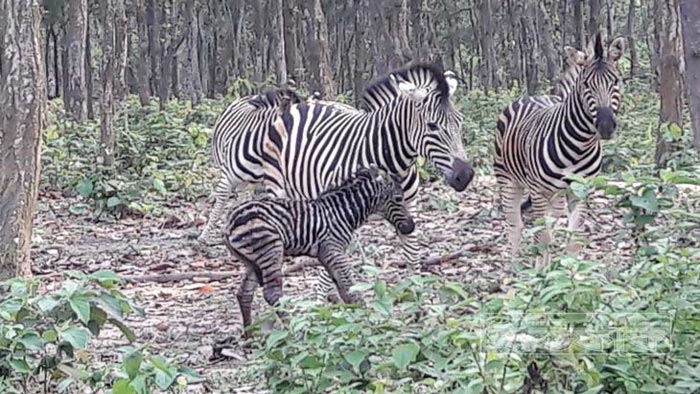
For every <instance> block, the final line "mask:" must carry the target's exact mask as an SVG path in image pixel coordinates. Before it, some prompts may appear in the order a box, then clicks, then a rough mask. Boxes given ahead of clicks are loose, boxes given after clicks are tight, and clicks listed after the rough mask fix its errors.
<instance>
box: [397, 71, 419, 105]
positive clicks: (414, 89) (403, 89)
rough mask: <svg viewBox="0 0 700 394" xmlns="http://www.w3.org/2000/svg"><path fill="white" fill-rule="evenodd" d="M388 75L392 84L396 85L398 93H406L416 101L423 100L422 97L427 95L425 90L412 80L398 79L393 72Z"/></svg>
mask: <svg viewBox="0 0 700 394" xmlns="http://www.w3.org/2000/svg"><path fill="white" fill-rule="evenodd" d="M389 77H390V78H391V80H392V81H393V82H394V85H395V86H396V89H398V91H399V93H401V94H403V95H406V96H408V97H410V98H412V99H413V100H415V101H417V102H421V101H423V99H424V98H425V97H426V96H427V95H428V91H427V90H425V89H423V88H419V87H418V86H416V84H414V83H413V82H409V81H406V80H403V79H401V80H399V79H397V78H396V76H395V75H393V74H392V75H390V76H389Z"/></svg>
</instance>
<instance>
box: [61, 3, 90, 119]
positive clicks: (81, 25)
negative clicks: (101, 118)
mask: <svg viewBox="0 0 700 394" xmlns="http://www.w3.org/2000/svg"><path fill="white" fill-rule="evenodd" d="M65 4H66V10H65V15H66V34H65V36H64V43H63V48H64V50H65V51H66V65H65V66H66V68H65V70H66V79H67V80H66V91H65V92H64V96H65V106H66V111H67V112H68V113H69V114H71V115H72V116H73V118H74V119H75V120H78V121H80V122H84V121H85V120H87V86H86V78H85V44H86V42H87V41H86V40H87V25H88V21H87V0H66V3H65Z"/></svg>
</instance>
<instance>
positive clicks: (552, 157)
mask: <svg viewBox="0 0 700 394" xmlns="http://www.w3.org/2000/svg"><path fill="white" fill-rule="evenodd" d="M597 39H598V41H597V43H596V47H595V53H591V54H590V55H589V56H588V59H587V61H586V63H585V65H584V66H582V67H581V68H580V69H577V70H576V71H578V76H577V78H576V82H575V83H574V85H573V86H574V89H573V91H571V92H570V93H568V94H566V95H564V96H563V97H559V96H534V97H524V98H521V99H520V100H517V101H516V102H514V103H513V104H511V105H510V106H508V107H507V108H506V109H505V110H504V111H503V112H502V113H501V115H500V116H499V118H498V123H497V131H496V134H495V150H494V170H495V174H496V179H497V182H498V185H499V189H500V192H501V200H502V209H503V210H504V213H505V214H506V220H507V222H508V225H509V227H510V234H509V238H510V249H511V253H512V254H515V253H516V252H517V248H518V245H519V243H520V237H521V232H522V228H523V224H522V217H521V206H520V204H521V202H522V199H523V197H524V196H525V195H528V196H529V197H530V198H531V199H532V204H533V210H534V216H535V217H538V216H539V217H542V216H544V215H546V214H550V215H551V216H554V217H558V216H560V215H561V214H562V213H563V211H564V210H565V208H566V196H565V194H564V191H565V190H566V189H567V188H568V186H569V183H570V180H569V179H568V177H570V176H572V175H576V176H581V177H590V176H594V175H596V174H598V172H599V171H600V167H601V159H602V146H601V139H609V138H612V136H613V134H614V132H615V129H616V120H615V114H616V113H617V110H618V108H619V104H620V98H621V95H620V91H619V81H620V78H619V75H618V72H617V66H616V62H617V60H618V59H619V57H620V56H621V54H622V51H623V49H624V44H623V42H621V41H620V39H617V40H615V41H613V43H612V44H611V47H610V49H609V50H608V52H609V55H608V59H604V58H603V49H602V43H601V42H600V37H599V36H598V37H597ZM591 52H592V51H591ZM572 205H573V206H574V209H573V210H572V211H571V212H569V229H570V230H571V231H576V230H577V229H578V228H579V227H580V224H581V223H580V221H581V215H582V211H581V205H582V204H577V203H576V202H574V204H572ZM536 240H537V241H538V242H539V243H542V244H544V245H548V244H549V243H550V242H551V235H550V232H549V229H547V228H545V229H544V230H542V231H540V232H538V234H537V235H536ZM546 260H547V258H545V259H544V260H543V261H545V262H546Z"/></svg>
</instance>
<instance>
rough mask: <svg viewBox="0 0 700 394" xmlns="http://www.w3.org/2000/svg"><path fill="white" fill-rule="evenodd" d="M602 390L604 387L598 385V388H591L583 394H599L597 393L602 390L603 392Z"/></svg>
mask: <svg viewBox="0 0 700 394" xmlns="http://www.w3.org/2000/svg"><path fill="white" fill-rule="evenodd" d="M602 389H603V385H602V384H600V385H598V386H595V387H591V388H590V389H588V390H586V391H584V392H583V393H582V394H597V393H599V392H600V390H602Z"/></svg>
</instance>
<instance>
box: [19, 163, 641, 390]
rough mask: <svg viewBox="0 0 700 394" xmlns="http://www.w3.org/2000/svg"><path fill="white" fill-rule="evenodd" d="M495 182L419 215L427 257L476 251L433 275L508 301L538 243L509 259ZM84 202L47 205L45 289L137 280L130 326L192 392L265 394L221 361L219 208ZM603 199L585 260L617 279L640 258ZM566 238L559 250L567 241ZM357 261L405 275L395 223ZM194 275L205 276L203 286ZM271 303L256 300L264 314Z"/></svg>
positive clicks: (241, 353)
mask: <svg viewBox="0 0 700 394" xmlns="http://www.w3.org/2000/svg"><path fill="white" fill-rule="evenodd" d="M494 189H495V184H494V180H493V178H491V177H488V176H481V177H479V178H477V179H476V180H475V182H474V184H472V185H471V186H470V187H469V189H468V190H467V191H465V192H463V193H459V194H457V193H455V192H453V191H452V190H449V189H448V188H447V187H446V186H445V185H444V184H443V183H442V182H435V183H431V184H426V185H425V186H423V190H421V193H420V194H419V195H420V199H419V200H418V201H417V202H416V203H415V204H416V206H415V207H414V209H413V212H414V213H415V215H416V216H415V218H416V222H417V234H418V237H419V239H420V240H421V241H422V242H424V243H425V244H427V245H430V250H429V252H428V253H427V255H429V256H439V255H446V254H449V253H451V252H454V251H457V250H460V249H468V250H469V251H468V252H467V253H465V254H464V255H462V256H461V257H458V258H455V259H447V260H446V261H442V262H441V263H440V264H438V265H434V266H432V267H431V271H432V272H433V273H434V274H436V275H439V276H441V277H443V278H444V279H445V280H446V281H457V282H461V283H465V284H468V286H467V287H466V288H468V289H470V290H472V291H473V292H474V294H479V293H482V294H483V293H484V292H497V291H508V290H509V287H510V286H509V285H510V283H511V280H510V279H511V276H512V273H513V272H514V271H513V270H516V269H521V268H522V267H523V266H529V265H530V264H531V260H532V259H528V258H527V256H528V252H527V250H528V245H530V244H531V243H532V237H531V234H530V233H527V230H526V233H525V242H524V245H522V246H521V256H524V257H522V258H520V259H517V260H516V261H511V259H507V258H504V257H503V255H502V252H503V251H504V250H505V232H504V227H503V226H504V221H503V220H502V219H501V218H500V215H498V214H497V213H496V212H497V210H495V209H493V202H494V201H495V200H494V197H493V190H494ZM75 201H76V199H74V198H65V197H62V196H60V195H59V194H52V193H49V194H44V195H42V196H40V199H39V210H38V214H37V218H36V223H35V227H34V229H35V230H34V242H33V251H32V252H33V258H34V269H35V273H36V274H37V275H42V274H45V275H46V277H45V278H44V283H45V285H46V287H47V288H48V289H50V288H55V287H56V286H59V285H60V280H61V279H62V278H61V276H60V274H59V275H56V274H55V273H61V272H64V271H67V270H81V271H86V272H92V271H97V270H103V269H104V270H112V271H114V272H117V273H118V274H120V275H122V276H124V277H129V278H132V279H135V280H139V278H141V279H144V276H149V278H146V279H149V280H147V281H128V282H126V283H124V285H123V290H124V292H125V293H126V294H127V295H130V296H132V297H134V298H135V300H136V302H137V303H138V304H139V305H140V306H142V307H143V308H144V309H145V312H146V313H145V316H144V317H141V316H131V317H130V318H129V320H128V324H129V325H130V326H131V327H132V328H134V330H135V331H136V334H137V337H138V338H139V340H140V341H142V342H147V343H149V344H150V345H151V346H152V348H153V349H154V351H157V352H159V353H160V354H163V355H165V356H167V357H169V358H172V359H173V360H174V361H176V362H179V363H181V364H184V365H188V366H191V367H193V368H195V369H197V370H198V371H200V372H202V373H203V374H204V375H206V376H207V378H208V382H207V383H205V384H200V385H199V386H197V387H195V388H193V389H192V390H194V391H191V392H216V393H219V392H239V393H243V392H250V393H253V392H262V391H260V388H259V387H255V383H254V382H245V377H244V376H241V375H243V374H240V373H238V372H239V371H240V369H241V368H242V367H244V366H245V365H246V364H247V363H248V362H250V357H251V355H250V353H249V352H247V351H245V350H242V349H241V348H240V347H238V346H236V344H235V343H234V344H232V345H230V346H229V348H227V349H226V350H225V351H224V353H225V355H226V356H227V357H224V358H221V357H219V358H217V357H214V348H215V347H217V346H216V343H217V341H220V340H222V339H225V338H228V337H231V336H233V337H234V338H238V337H239V336H240V335H241V322H240V313H239V311H238V306H237V305H236V301H235V297H234V293H235V289H236V287H237V285H238V283H239V280H240V277H239V274H240V273H241V272H242V269H241V266H240V265H239V264H238V263H237V262H236V261H234V260H232V259H231V258H230V257H229V256H228V252H227V251H226V250H225V247H224V246H223V245H219V246H213V247H203V246H199V245H198V244H197V242H196V240H195V237H196V235H197V234H198V233H199V232H200V231H201V229H202V227H201V226H202V225H203V223H204V222H205V220H206V219H205V218H206V215H207V214H208V212H209V210H210V208H211V202H209V201H206V200H205V199H200V200H199V201H197V202H196V203H191V202H186V201H184V200H180V199H178V198H173V199H172V200H170V201H167V202H166V208H165V214H164V215H162V216H161V217H158V218H152V219H149V218H134V217H127V218H122V219H120V220H114V219H110V218H107V217H103V218H101V219H99V220H95V219H94V218H93V217H90V216H76V215H74V214H72V213H70V212H69V210H68V207H69V206H70V204H72V203H74V202H75ZM612 204H613V202H612V201H611V200H606V199H605V198H604V197H598V196H596V197H595V198H592V199H591V200H590V201H589V206H590V208H591V212H594V213H595V214H594V215H589V216H588V220H587V224H586V227H585V232H586V234H585V235H586V238H587V239H588V240H590V243H589V244H588V245H587V246H585V247H584V248H583V250H582V256H583V257H585V258H587V259H595V260H597V261H600V262H605V263H606V266H607V267H610V269H611V270H617V269H620V267H621V266H622V265H623V264H622V263H624V261H626V260H628V259H629V257H630V255H631V254H632V251H633V242H632V240H631V239H630V238H629V231H627V230H626V229H625V226H626V225H625V224H624V220H623V218H622V216H621V214H620V211H619V210H616V209H614V207H612ZM558 239H560V240H561V239H562V237H561V235H560V236H559V237H558ZM358 240H359V242H358V244H359V245H361V248H354V250H353V251H352V256H351V257H352V258H353V259H365V261H366V262H367V263H368V264H377V265H378V266H380V267H382V276H383V278H384V279H386V280H387V281H388V282H389V283H392V282H395V281H396V279H397V278H398V277H399V276H400V275H402V272H403V271H402V270H404V268H403V267H404V266H405V265H404V263H403V261H402V259H401V258H400V257H399V256H401V253H400V249H399V248H400V247H399V244H398V240H397V238H396V235H395V233H394V231H393V229H391V228H390V226H389V225H388V224H386V223H371V224H369V225H365V226H364V227H363V228H362V229H361V230H360V231H359V233H358ZM223 271H234V273H235V274H234V275H232V276H230V277H228V278H211V277H207V275H206V274H205V273H206V272H223ZM313 272H314V271H313V269H310V268H306V269H304V270H302V271H298V272H296V273H293V274H290V276H288V277H287V278H286V282H285V288H284V290H285V295H288V296H291V297H293V298H296V297H299V298H302V297H303V298H308V297H309V296H310V294H309V290H308V289H311V288H313V285H312V284H313ZM176 273H185V274H189V275H191V277H189V278H187V279H183V280H167V279H172V278H168V275H171V274H176ZM197 273H200V274H199V275H198V274H197ZM261 301H262V297H261V296H260V292H259V293H258V296H257V298H256V306H255V309H254V313H255V314H259V312H260V310H261V308H262V307H263V306H262V305H261ZM125 344H126V342H125V340H124V339H122V338H121V337H120V336H119V335H118V332H116V331H115V330H109V331H105V332H104V333H103V334H101V337H100V340H99V343H96V344H93V345H94V348H95V349H96V352H97V353H96V354H99V355H100V356H99V357H100V359H99V360H96V361H98V362H99V361H113V360H114V357H115V355H116V353H115V352H114V348H115V347H118V346H121V345H125Z"/></svg>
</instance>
